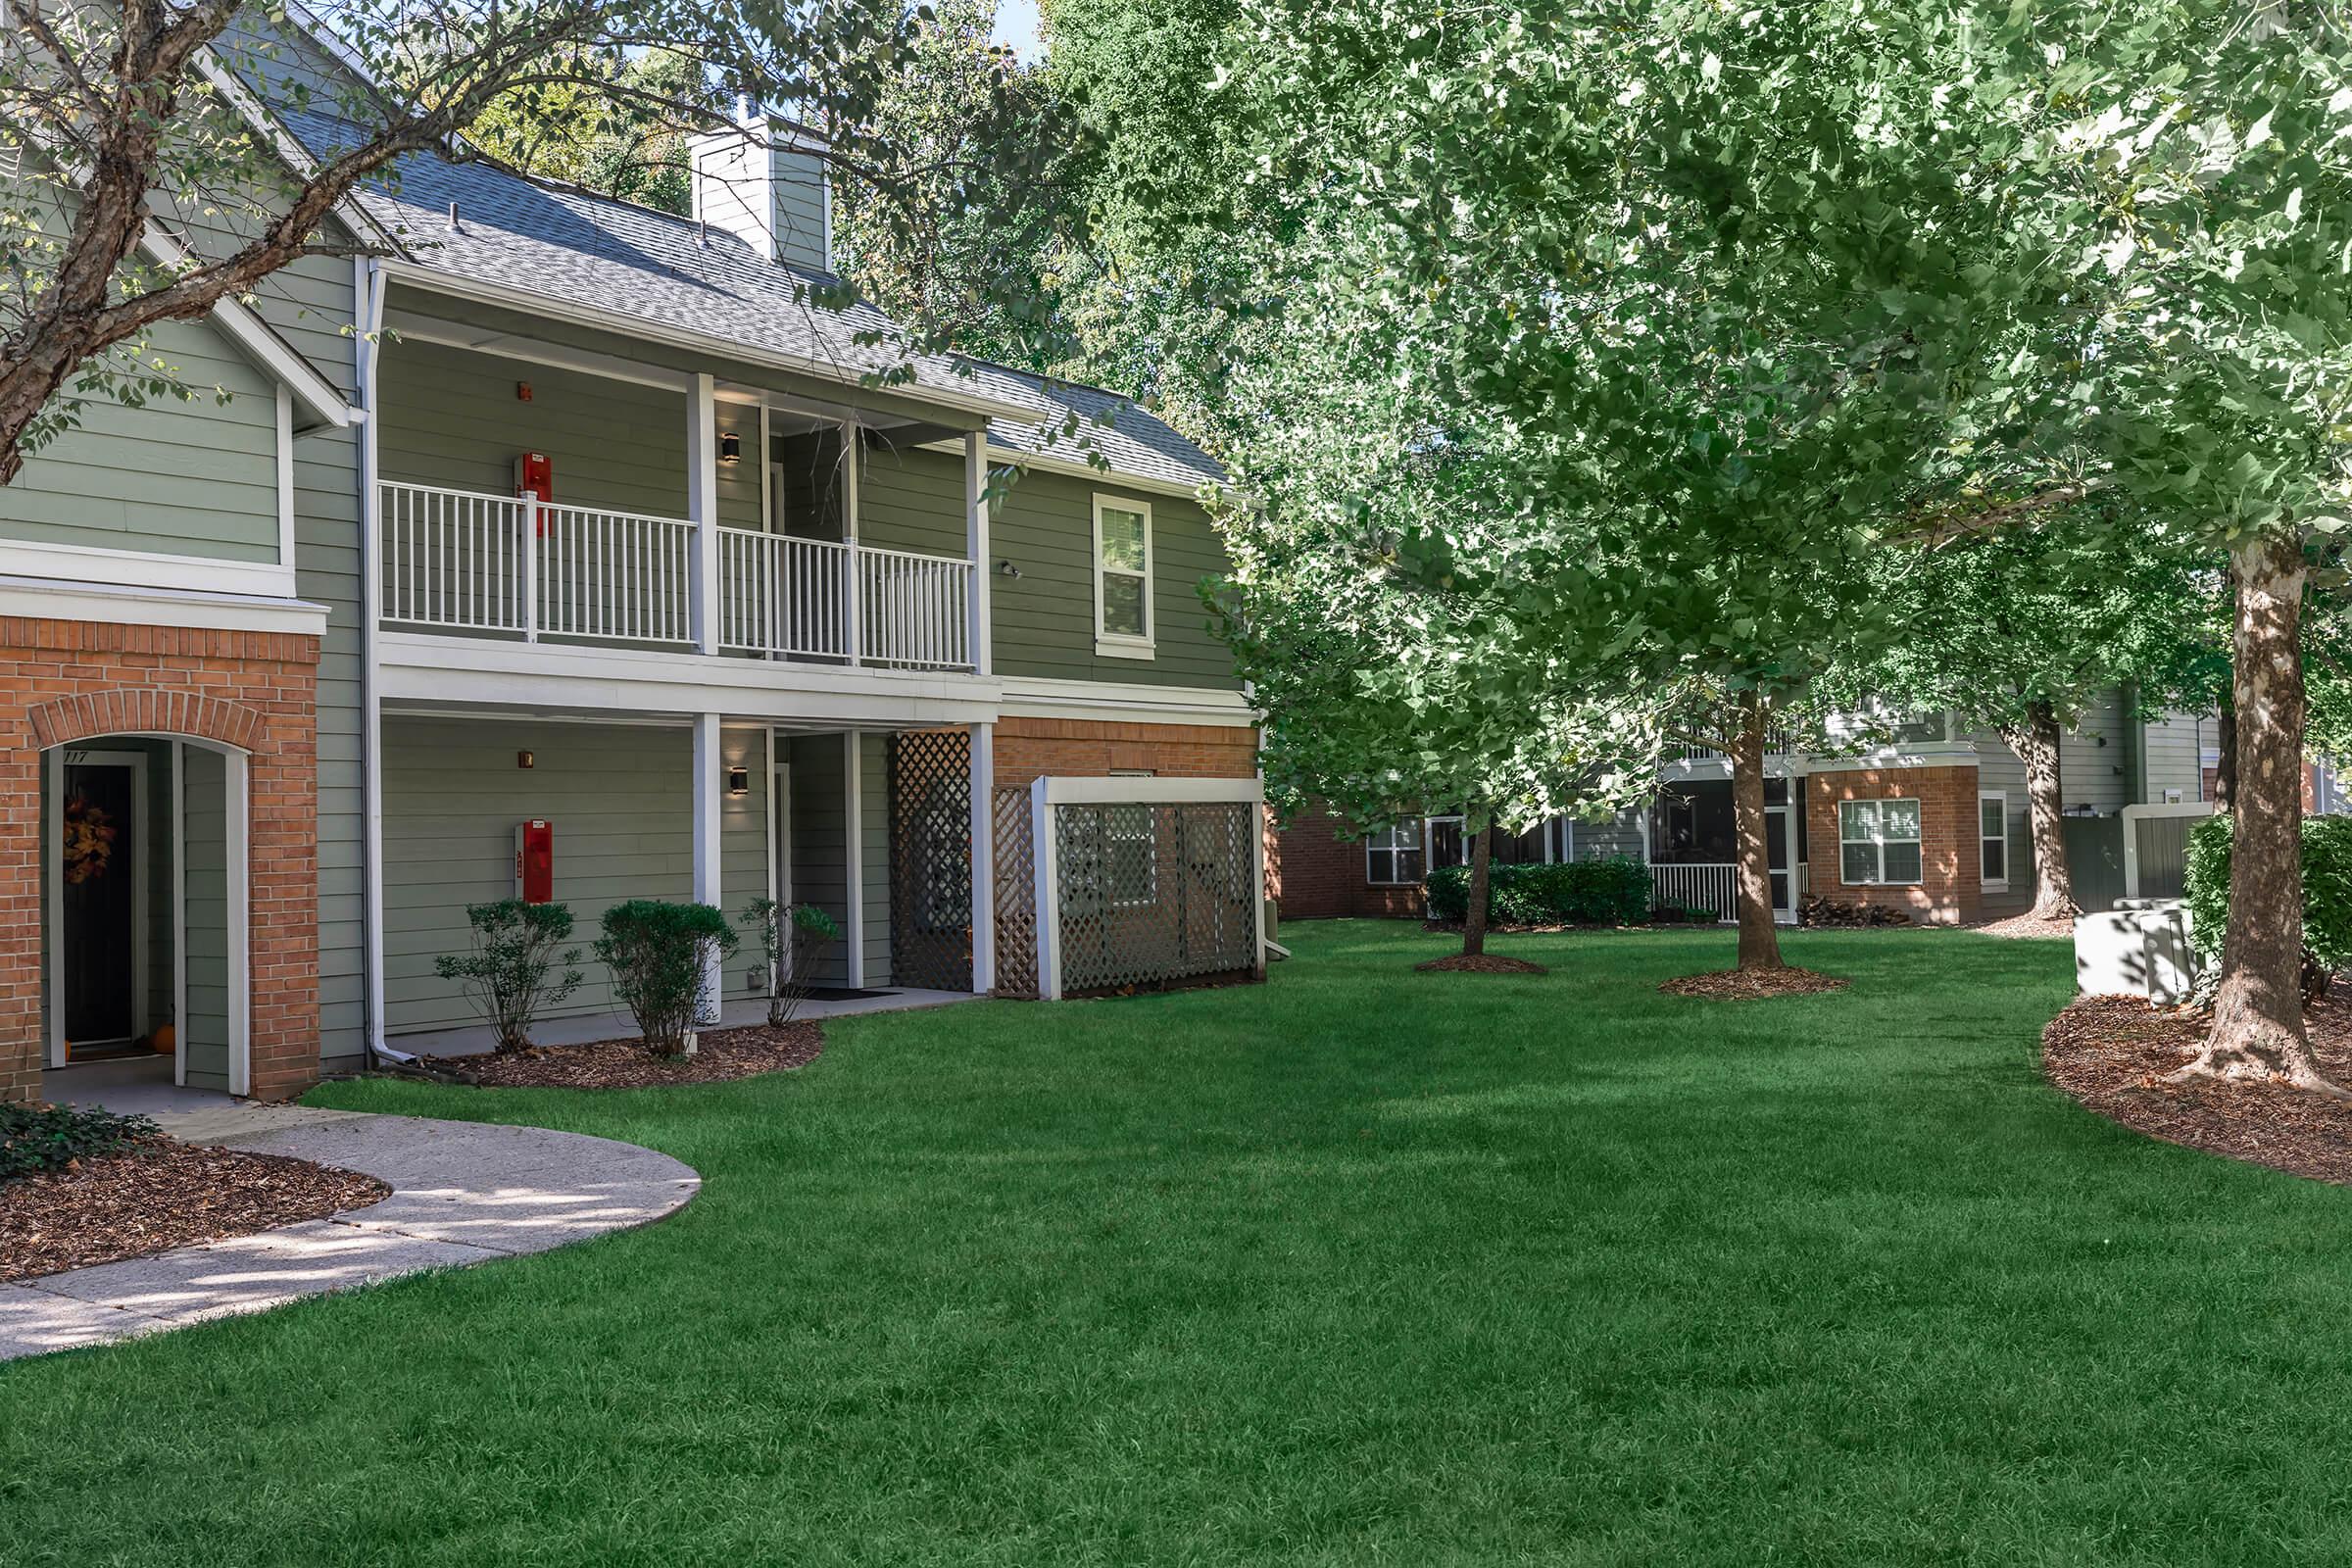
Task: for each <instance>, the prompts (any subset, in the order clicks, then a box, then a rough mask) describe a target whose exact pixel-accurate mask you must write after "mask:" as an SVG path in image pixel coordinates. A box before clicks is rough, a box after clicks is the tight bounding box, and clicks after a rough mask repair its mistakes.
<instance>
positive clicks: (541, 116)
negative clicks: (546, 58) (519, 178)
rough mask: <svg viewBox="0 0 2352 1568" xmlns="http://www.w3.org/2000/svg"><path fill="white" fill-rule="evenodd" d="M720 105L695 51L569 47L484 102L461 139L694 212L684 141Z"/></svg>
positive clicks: (537, 171) (531, 168)
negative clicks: (547, 66) (544, 72)
mask: <svg viewBox="0 0 2352 1568" xmlns="http://www.w3.org/2000/svg"><path fill="white" fill-rule="evenodd" d="M726 110H727V99H726V95H725V94H723V93H721V92H720V91H718V89H717V88H716V86H715V85H714V83H713V81H712V78H711V74H710V73H709V71H708V70H707V69H706V63H705V62H704V61H703V60H701V59H698V58H696V57H694V56H692V55H688V54H683V53H680V52H678V51H675V50H670V49H659V48H657V49H646V50H643V51H640V52H638V53H636V54H633V55H626V56H623V55H619V54H615V53H610V52H596V51H589V50H582V49H570V50H565V51H563V52H562V57H561V60H560V63H558V64H556V65H554V66H553V67H552V69H551V70H550V72H549V73H548V77H547V79H545V80H534V81H529V82H526V83H522V84H518V85H517V86H515V88H513V89H512V90H511V91H509V92H508V93H506V94H505V95H504V96H502V97H500V98H498V99H496V100H494V101H493V102H492V103H490V104H489V105H488V106H487V107H486V108H485V109H484V110H483V111H482V113H481V114H480V115H479V116H478V117H476V118H475V120H474V122H473V123H472V124H471V125H470V126H468V127H467V129H466V141H467V142H468V143H469V144H471V145H472V146H474V147H477V148H479V149H481V150H482V151H483V152H486V153H488V154H490V155H491V156H493V157H495V158H497V159H499V160H500V161H501V162H502V163H505V164H506V165H508V166H509V167H510V168H512V169H514V170H515V171H516V172H520V173H524V174H528V175H531V176H533V177H535V178H541V179H548V180H560V181H562V182H564V183H565V184H571V185H577V186H579V187H581V188H582V189H584V190H592V191H597V192H599V193H601V194H603V195H607V196H615V197H618V198H620V199H621V200H623V201H633V202H636V203H638V204H640V205H641V206H646V207H652V208H655V209H658V210H659V211H662V212H665V213H671V214H674V215H676V216H678V217H680V218H683V217H686V216H688V215H689V214H691V213H692V212H693V210H694V178H693V170H692V169H691V168H690V167H689V163H688V159H687V153H686V139H687V137H688V136H690V135H691V134H693V133H694V132H695V131H697V130H700V129H704V128H706V127H708V126H710V125H711V124H713V123H717V122H718V121H720V120H721V119H722V118H723V117H724V115H725V113H726Z"/></svg>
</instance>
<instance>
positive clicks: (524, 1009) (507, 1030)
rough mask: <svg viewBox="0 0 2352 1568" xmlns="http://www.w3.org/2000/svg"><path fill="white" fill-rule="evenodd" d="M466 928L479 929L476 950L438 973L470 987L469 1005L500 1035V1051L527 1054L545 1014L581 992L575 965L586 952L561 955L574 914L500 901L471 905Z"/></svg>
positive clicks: (442, 964)
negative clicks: (533, 1030) (559, 968)
mask: <svg viewBox="0 0 2352 1568" xmlns="http://www.w3.org/2000/svg"><path fill="white" fill-rule="evenodd" d="M466 924H467V925H469V926H471V927H473V951H472V952H471V953H460V954H445V955H444V956H441V957H438V958H436V959H434V960H433V971H434V972H435V973H436V974H438V975H440V976H441V978H442V979H444V980H463V981H464V982H465V983H466V1001H468V1002H470V1003H472V1004H473V1008H474V1010H475V1011H476V1012H478V1013H480V1014H481V1015H482V1016H483V1017H484V1018H486V1019H488V1020H489V1022H490V1027H491V1028H493V1029H495V1030H497V1031H498V1049H499V1050H501V1051H522V1050H524V1049H526V1048H528V1047H529V1045H530V1043H531V1025H532V1024H533V1023H536V1022H537V1021H538V1018H539V1014H540V1013H541V1012H542V1011H543V1010H544V1009H546V1008H549V1007H552V1006H554V1005H556V1004H558V1003H560V1002H562V1001H563V1000H564V998H565V997H568V996H570V995H571V994H572V993H573V992H574V991H576V990H578V989H579V985H580V971H579V970H577V969H575V968H573V967H572V965H574V964H576V963H578V962H579V961H580V950H579V949H577V948H571V949H567V950H564V951H561V952H559V951H558V950H559V949H562V948H563V945H564V943H566V942H568V941H570V940H571V911H570V910H569V909H567V908H565V907H564V906H563V905H561V904H525V903H523V902H522V901H521V900H520V899H500V900H499V901H498V902H497V903H495V904H474V905H468V906H466ZM558 964H562V965H563V966H564V968H563V972H562V973H561V974H559V973H557V971H556V966H557V965H558Z"/></svg>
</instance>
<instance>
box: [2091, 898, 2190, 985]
mask: <svg viewBox="0 0 2352 1568" xmlns="http://www.w3.org/2000/svg"><path fill="white" fill-rule="evenodd" d="M2196 978H2197V955H2196V950H2195V949H2194V948H2193V947H2191V946H2190V945H2189V940H2188V909H2187V907H2185V906H2184V905H2182V904H2181V902H2180V900H2179V899H2124V900H2122V901H2120V902H2119V903H2118V904H2117V905H2116V907H2114V908H2113V909H2110V910H2107V911H2105V912H2104V913H2100V914H2080V915H2077V916H2076V917H2075V985H2076V987H2077V988H2078V989H2080V990H2081V991H2082V992H2083V993H2084V994H2086V995H2089V996H2094V997H2145V998H2146V999H2147V1000H2148V1001H2149V1002H2150V1003H2151V1004H2153V1005H2156V1006H2160V1007H2169V1006H2176V1005H2179V1004H2180V1003H2181V1002H2184V1001H2186V1000H2187V998H2188V993H2189V990H2190V988H2191V987H2192V986H2194V985H2195V983H2196Z"/></svg>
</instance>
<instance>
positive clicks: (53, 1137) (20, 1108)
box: [0, 1103, 163, 1181]
mask: <svg viewBox="0 0 2352 1568" xmlns="http://www.w3.org/2000/svg"><path fill="white" fill-rule="evenodd" d="M162 1136H163V1134H162V1130H161V1129H160V1128H158V1127H157V1126H156V1125H155V1123H153V1122H151V1121H149V1120H148V1119H147V1118H146V1117H144V1116H118V1115H116V1114H115V1113H114V1112H113V1111H111V1110H94V1109H84V1108H83V1107H81V1106H79V1105H11V1104H5V1103H0V1181H7V1180H8V1179H9V1178H11V1177H15V1176H29V1175H31V1174H32V1173H33V1172H34V1171H36V1170H63V1169H65V1168H66V1167H67V1166H68V1165H71V1164H73V1161H75V1160H77V1159H85V1158H88V1157H90V1156H92V1155H96V1154H121V1153H124V1152H128V1151H129V1150H131V1149H132V1148H134V1147H135V1146H137V1145H139V1144H143V1143H146V1142H148V1141H150V1140H152V1139H156V1138H160V1137H162Z"/></svg>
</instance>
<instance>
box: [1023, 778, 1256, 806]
mask: <svg viewBox="0 0 2352 1568" xmlns="http://www.w3.org/2000/svg"><path fill="white" fill-rule="evenodd" d="M1038 783H1039V784H1040V785H1042V786H1043V787H1044V790H1045V794H1044V796H1043V799H1044V801H1045V804H1046V805H1048V806H1186V805H1220V804H1243V805H1252V806H1262V805H1264V804H1265V799H1266V792H1265V789H1264V787H1263V786H1262V785H1260V784H1259V783H1258V781H1257V780H1256V779H1253V778H1163V777H1158V776H1151V777H1146V776H1140V775H1135V774H1127V775H1122V776H1117V777H1111V778H1082V777H1079V776H1076V775H1072V774H1048V775H1045V776H1043V777H1041V778H1039V780H1038Z"/></svg>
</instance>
